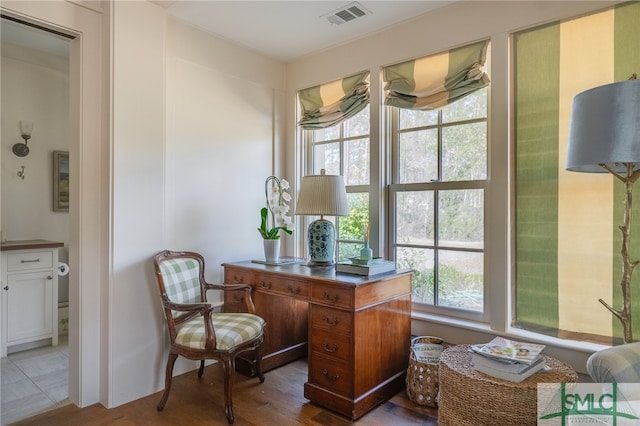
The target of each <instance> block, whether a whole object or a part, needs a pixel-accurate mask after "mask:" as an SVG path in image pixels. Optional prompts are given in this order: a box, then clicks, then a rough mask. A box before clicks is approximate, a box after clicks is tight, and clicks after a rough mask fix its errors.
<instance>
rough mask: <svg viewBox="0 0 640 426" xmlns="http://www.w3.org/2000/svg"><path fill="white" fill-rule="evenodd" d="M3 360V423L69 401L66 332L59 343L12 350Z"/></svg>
mask: <svg viewBox="0 0 640 426" xmlns="http://www.w3.org/2000/svg"><path fill="white" fill-rule="evenodd" d="M0 362H1V364H0V370H1V372H2V410H1V411H2V425H3V426H4V425H9V424H11V423H13V422H16V421H18V420H22V419H25V418H27V417H31V416H33V415H34V414H36V413H39V412H42V411H45V410H48V409H51V408H55V407H60V406H63V405H66V404H68V403H69V400H68V396H69V393H68V383H69V351H68V343H67V335H61V336H60V337H59V344H58V346H46V347H42V348H36V349H30V350H27V351H22V352H16V353H12V354H9V356H8V357H6V358H2V359H1V360H0Z"/></svg>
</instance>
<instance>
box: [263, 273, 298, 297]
mask: <svg viewBox="0 0 640 426" xmlns="http://www.w3.org/2000/svg"><path fill="white" fill-rule="evenodd" d="M255 286H256V290H264V291H267V292H274V293H280V294H286V295H288V296H294V297H300V298H304V299H306V298H308V296H309V289H308V285H307V283H305V282H302V281H297V280H290V279H286V278H282V277H276V276H273V275H269V274H257V275H256V282H255Z"/></svg>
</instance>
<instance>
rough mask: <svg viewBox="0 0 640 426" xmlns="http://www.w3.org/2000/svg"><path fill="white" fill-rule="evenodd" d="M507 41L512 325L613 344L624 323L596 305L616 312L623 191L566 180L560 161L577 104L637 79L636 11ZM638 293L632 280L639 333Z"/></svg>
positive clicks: (638, 228)
mask: <svg viewBox="0 0 640 426" xmlns="http://www.w3.org/2000/svg"><path fill="white" fill-rule="evenodd" d="M513 41H514V53H515V58H514V59H515V63H514V65H515V114H516V115H515V126H516V129H515V137H516V139H515V179H516V181H515V185H516V188H515V203H516V209H515V211H516V217H515V221H516V226H515V243H516V251H515V253H516V263H515V264H516V272H515V279H516V290H515V294H516V324H517V325H518V326H519V327H522V328H528V329H532V330H536V331H541V332H545V333H547V334H550V335H559V336H561V337H566V336H568V337H575V338H581V337H584V338H586V339H588V340H599V341H603V342H610V341H611V337H612V336H620V335H621V327H620V323H619V321H618V320H617V319H615V318H614V317H613V315H611V313H610V312H609V311H608V310H607V309H605V308H604V307H603V306H602V305H601V304H600V303H599V302H598V299H599V298H602V299H603V300H605V301H606V302H607V303H609V304H611V305H612V306H614V307H616V308H619V307H620V303H621V298H620V274H621V271H622V261H621V257H620V247H621V237H620V231H619V229H618V226H619V225H621V224H622V220H623V212H624V202H623V191H624V188H623V185H622V184H620V182H617V181H614V178H613V177H612V176H611V175H610V174H608V173H593V174H592V173H573V172H568V171H566V170H565V157H566V150H567V139H568V130H569V120H570V116H571V105H572V102H573V98H574V96H575V95H576V94H578V93H580V92H582V91H584V90H587V89H590V88H593V87H596V86H601V85H603V84H607V83H612V82H615V81H622V80H626V79H628V78H629V76H630V75H631V74H632V73H634V72H640V3H638V2H633V3H624V4H621V5H618V6H616V7H615V8H612V9H609V10H606V11H603V12H600V13H596V14H592V15H589V16H585V17H581V18H577V19H573V20H569V21H566V22H561V23H556V24H552V25H547V26H544V27H540V28H535V29H532V30H528V31H523V32H519V33H516V34H515V35H514V38H513ZM639 107H640V105H639ZM636 189H637V188H636ZM638 195H640V194H636V199H637V197H638ZM639 209H640V206H639V205H638V204H636V205H635V206H634V213H633V219H634V225H633V228H634V229H633V231H632V233H633V235H635V236H638V235H640V220H638V219H639V218H640V210H639ZM639 242H640V239H635V240H634V241H632V243H631V245H632V247H631V257H632V260H637V259H640V244H638V243H639ZM639 284H640V274H638V273H636V274H635V276H634V280H633V283H632V288H635V290H636V291H635V292H633V302H632V307H633V311H634V312H633V327H634V328H635V329H638V328H639V327H640V291H637V290H638V289H640V287H638V285H639Z"/></svg>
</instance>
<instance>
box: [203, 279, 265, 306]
mask: <svg viewBox="0 0 640 426" xmlns="http://www.w3.org/2000/svg"><path fill="white" fill-rule="evenodd" d="M204 286H205V289H206V290H223V291H240V290H244V291H245V292H246V295H245V297H244V303H245V305H246V306H247V312H248V313H250V314H255V313H256V306H255V305H254V304H253V297H252V296H251V292H252V291H253V287H251V286H250V285H246V284H210V283H205V284H204Z"/></svg>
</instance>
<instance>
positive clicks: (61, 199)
mask: <svg viewBox="0 0 640 426" xmlns="http://www.w3.org/2000/svg"><path fill="white" fill-rule="evenodd" d="M53 211H54V212H68V211H69V152H68V151H53Z"/></svg>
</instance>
